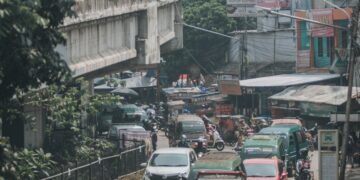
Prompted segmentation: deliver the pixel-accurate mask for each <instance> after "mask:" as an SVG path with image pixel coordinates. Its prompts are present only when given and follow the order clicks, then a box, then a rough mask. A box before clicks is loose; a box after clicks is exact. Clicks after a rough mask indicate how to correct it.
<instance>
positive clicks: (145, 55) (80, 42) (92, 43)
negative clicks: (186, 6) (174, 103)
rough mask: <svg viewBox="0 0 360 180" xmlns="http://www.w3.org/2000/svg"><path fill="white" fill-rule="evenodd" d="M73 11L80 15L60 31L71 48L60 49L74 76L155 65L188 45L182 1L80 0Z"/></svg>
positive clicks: (67, 19)
mask: <svg viewBox="0 0 360 180" xmlns="http://www.w3.org/2000/svg"><path fill="white" fill-rule="evenodd" d="M73 8H74V10H75V11H76V12H77V17H72V18H70V17H69V18H66V19H65V21H64V25H63V26H62V27H60V29H61V30H62V31H63V32H64V33H65V35H66V38H67V44H66V46H59V47H58V48H57V49H58V51H59V52H60V53H61V54H62V55H63V57H64V59H65V60H66V62H67V63H68V65H69V67H70V69H71V70H72V71H73V76H74V77H79V76H83V77H85V78H87V79H91V78H93V77H96V76H102V75H105V74H109V73H112V72H116V71H121V70H123V69H128V68H129V66H131V67H136V66H141V67H147V66H149V67H153V66H154V65H156V64H158V63H159V62H160V55H161V53H166V52H169V51H172V50H175V49H179V48H182V46H183V41H182V24H181V23H179V22H181V20H182V8H181V0H76V5H75V6H74V7H73Z"/></svg>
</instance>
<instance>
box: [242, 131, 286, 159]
mask: <svg viewBox="0 0 360 180" xmlns="http://www.w3.org/2000/svg"><path fill="white" fill-rule="evenodd" d="M285 148H286V144H285V139H284V138H283V137H282V136H279V135H270V134H269V135H268V134H265V135H263V134H255V135H253V136H250V137H248V138H246V139H245V141H244V144H243V146H242V148H241V151H240V157H241V159H242V160H245V159H253V158H272V157H274V156H276V157H277V158H278V159H281V160H284V159H285V154H286V153H285Z"/></svg>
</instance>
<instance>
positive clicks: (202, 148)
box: [190, 138, 208, 157]
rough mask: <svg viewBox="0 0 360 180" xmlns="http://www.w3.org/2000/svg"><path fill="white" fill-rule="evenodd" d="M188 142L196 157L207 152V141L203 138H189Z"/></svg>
mask: <svg viewBox="0 0 360 180" xmlns="http://www.w3.org/2000/svg"><path fill="white" fill-rule="evenodd" d="M190 144H191V148H193V149H194V151H195V153H196V154H197V156H198V157H202V156H203V155H204V154H205V153H206V152H207V144H208V142H207V140H206V139H205V138H198V139H194V140H191V142H190Z"/></svg>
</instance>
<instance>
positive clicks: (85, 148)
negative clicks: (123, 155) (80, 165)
mask: <svg viewBox="0 0 360 180" xmlns="http://www.w3.org/2000/svg"><path fill="white" fill-rule="evenodd" d="M114 151H115V145H114V144H113V143H111V142H109V141H107V140H104V139H93V138H88V137H85V138H83V139H82V141H81V142H80V145H79V146H77V147H76V155H75V158H76V160H77V161H88V160H89V159H94V158H97V157H103V156H105V155H107V154H109V153H112V152H114Z"/></svg>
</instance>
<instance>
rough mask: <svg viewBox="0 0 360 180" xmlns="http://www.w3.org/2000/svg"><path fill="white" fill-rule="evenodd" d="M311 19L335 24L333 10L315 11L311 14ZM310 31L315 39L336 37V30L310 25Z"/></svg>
mask: <svg viewBox="0 0 360 180" xmlns="http://www.w3.org/2000/svg"><path fill="white" fill-rule="evenodd" d="M309 17H310V19H313V20H315V21H319V22H322V23H325V24H333V18H332V9H313V10H312V11H311V12H309ZM310 31H311V34H312V36H313V37H330V36H334V28H332V27H328V26H324V25H320V24H315V23H310Z"/></svg>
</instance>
